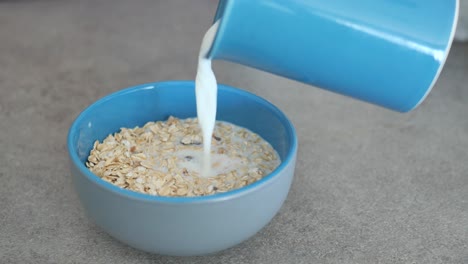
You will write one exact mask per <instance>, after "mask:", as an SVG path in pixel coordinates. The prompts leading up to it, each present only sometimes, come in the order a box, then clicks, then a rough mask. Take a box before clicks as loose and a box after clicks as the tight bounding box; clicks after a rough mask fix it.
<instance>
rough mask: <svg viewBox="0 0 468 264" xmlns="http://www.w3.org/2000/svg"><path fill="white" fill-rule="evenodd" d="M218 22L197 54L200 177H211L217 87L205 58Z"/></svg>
mask: <svg viewBox="0 0 468 264" xmlns="http://www.w3.org/2000/svg"><path fill="white" fill-rule="evenodd" d="M218 24H219V21H217V22H216V23H214V24H213V25H212V26H211V27H210V29H209V30H208V31H207V32H206V33H205V36H204V37H203V41H202V44H201V47H200V52H199V54H198V69H197V77H196V78H195V96H196V102H197V117H198V122H199V124H200V127H201V131H202V136H203V153H204V154H203V170H202V176H203V177H209V176H211V153H210V152H211V136H212V135H213V130H214V127H215V122H216V100H217V98H216V97H217V93H218V86H217V83H216V77H215V75H214V73H213V70H212V69H211V60H210V59H207V58H206V55H207V53H208V51H209V50H210V48H211V45H212V43H213V40H214V38H215V36H216V32H217V31H218Z"/></svg>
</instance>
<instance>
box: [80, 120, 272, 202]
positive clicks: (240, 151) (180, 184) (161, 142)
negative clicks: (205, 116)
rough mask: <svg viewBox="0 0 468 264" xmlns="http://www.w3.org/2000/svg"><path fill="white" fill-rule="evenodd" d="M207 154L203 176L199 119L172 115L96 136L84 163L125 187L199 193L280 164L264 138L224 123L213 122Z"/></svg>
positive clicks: (248, 179)
mask: <svg viewBox="0 0 468 264" xmlns="http://www.w3.org/2000/svg"><path fill="white" fill-rule="evenodd" d="M211 153H212V158H211V159H212V162H213V165H212V166H213V168H212V172H214V173H215V175H211V176H210V177H203V176H202V175H200V174H199V172H200V170H197V167H200V164H201V163H202V160H201V159H202V157H203V147H202V137H201V132H200V128H199V125H198V120H197V119H196V118H189V119H184V120H180V119H177V118H174V117H170V118H169V119H168V120H167V121H164V122H162V121H158V122H149V123H147V124H145V125H144V126H143V127H141V128H140V127H135V128H133V129H128V128H122V129H121V130H120V132H118V133H115V134H114V135H109V136H108V137H107V138H106V139H104V141H103V142H102V143H99V141H96V142H95V143H94V147H93V149H92V150H91V153H90V155H89V157H88V162H86V166H87V167H88V168H89V169H90V170H91V171H92V172H93V173H94V174H96V175H97V176H99V177H100V178H102V179H103V180H105V181H108V182H110V183H112V184H114V185H117V186H119V187H121V188H124V189H129V190H132V191H136V192H141V193H145V194H150V195H159V196H203V195H210V194H215V193H221V192H227V191H229V190H233V189H237V188H241V187H243V186H246V185H248V184H251V183H253V182H255V181H258V180H260V179H261V178H262V177H264V176H266V175H268V174H269V173H270V172H272V171H273V170H274V169H275V168H276V167H277V166H278V165H279V164H280V159H279V156H278V154H277V153H276V151H275V150H274V149H273V148H272V146H271V145H270V144H269V143H268V142H266V141H265V140H264V139H262V138H261V137H260V136H258V135H257V134H255V133H253V132H251V131H249V130H247V129H244V128H241V127H238V126H235V125H233V124H230V123H227V122H220V121H217V122H216V127H215V131H214V133H213V138H212V143H211ZM233 166H235V167H233ZM223 169H224V171H223Z"/></svg>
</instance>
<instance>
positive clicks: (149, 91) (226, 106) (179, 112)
mask: <svg viewBox="0 0 468 264" xmlns="http://www.w3.org/2000/svg"><path fill="white" fill-rule="evenodd" d="M170 115H173V116H175V117H178V118H188V117H196V104H195V89H194V83H193V82H190V81H170V82H160V83H152V84H144V85H139V86H135V87H132V88H128V89H125V90H122V91H119V92H116V93H113V94H111V95H109V96H106V97H104V98H102V99H100V100H98V101H97V102H95V103H94V104H92V105H91V106H89V107H88V108H87V109H85V110H84V111H83V112H82V113H81V114H80V115H79V116H78V117H77V119H76V120H75V122H74V123H73V124H72V127H71V128H70V132H69V137H68V148H69V152H70V155H71V158H72V161H74V162H75V163H76V162H78V160H79V162H81V165H79V166H84V163H85V161H86V160H87V157H88V155H89V153H90V151H91V149H92V147H93V143H94V141H96V140H99V141H102V140H103V139H104V138H105V137H107V135H109V134H111V133H115V132H117V131H119V129H120V128H122V127H129V128H133V127H135V126H142V125H144V124H145V123H146V122H149V121H159V120H166V119H167V118H168V117H169V116H170ZM217 120H223V121H227V122H231V123H233V124H236V125H239V126H242V127H246V128H248V129H250V130H252V131H253V132H255V133H257V134H259V135H260V136H262V137H263V138H264V139H266V140H267V141H268V142H269V143H270V144H271V145H272V146H273V147H274V148H275V150H276V151H277V152H278V154H279V156H280V158H281V160H282V163H283V162H284V161H286V160H288V159H289V158H290V157H291V156H292V155H293V152H294V151H295V148H296V138H295V132H294V128H293V126H292V124H291V123H290V122H289V120H288V119H287V118H286V116H285V115H284V114H283V113H282V112H281V111H280V110H278V109H277V108H276V107H275V106H274V105H272V104H271V103H269V102H268V101H266V100H264V99H262V98H260V97H258V96H256V95H254V94H251V93H249V92H246V91H243V90H240V89H236V88H232V87H228V86H225V85H219V89H218V110H217ZM77 165H78V164H77Z"/></svg>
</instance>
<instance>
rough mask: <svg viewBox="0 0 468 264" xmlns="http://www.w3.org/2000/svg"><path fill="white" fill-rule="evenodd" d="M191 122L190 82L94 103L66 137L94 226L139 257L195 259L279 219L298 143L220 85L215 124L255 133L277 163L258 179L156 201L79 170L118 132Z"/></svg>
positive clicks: (247, 97)
mask: <svg viewBox="0 0 468 264" xmlns="http://www.w3.org/2000/svg"><path fill="white" fill-rule="evenodd" d="M169 115H174V116H176V117H179V118H187V117H195V116H196V106H195V93H194V83H193V82H185V81H170V82H160V83H151V84H144V85H140V86H136V87H132V88H128V89H125V90H122V91H119V92H116V93H114V94H111V95H109V96H106V97H104V98H102V99H100V100H98V101H97V102H96V103H94V104H93V105H91V106H89V107H88V108H87V109H85V110H84V111H83V112H82V113H81V114H80V115H79V116H78V117H77V119H76V120H75V121H74V122H73V124H72V126H71V128H70V131H69V134H68V142H67V144H68V151H69V156H70V160H71V172H72V173H71V174H72V177H73V184H74V186H75V189H76V191H77V193H78V195H79V198H80V200H81V203H82V205H83V207H84V209H85V211H86V213H87V214H88V216H89V217H90V218H91V219H93V220H94V222H95V223H96V224H97V225H98V226H100V227H101V228H102V229H103V230H105V231H106V232H108V233H109V234H110V235H111V236H113V237H114V238H116V239H118V240H120V241H122V242H124V243H126V244H128V245H130V246H132V247H135V248H138V249H141V250H144V251H148V252H153V253H159V254H166V255H177V256H189V255H202V254H208V253H213V252H216V251H219V250H223V249H226V248H229V247H231V246H234V245H236V244H238V243H240V242H242V241H244V240H245V239H247V238H249V237H251V236H252V235H254V234H255V233H257V232H258V231H259V230H260V229H261V228H262V227H264V226H265V225H266V224H267V223H268V222H269V221H270V220H271V219H272V218H273V216H274V215H275V214H276V213H277V212H278V210H279V209H280V207H281V205H282V204H283V202H284V200H285V198H286V196H287V194H288V191H289V188H290V185H291V181H292V179H293V172H294V167H295V163H296V152H297V139H296V134H295V130H294V127H293V126H292V124H291V123H290V121H289V120H288V119H287V117H286V116H285V115H284V114H283V113H282V112H281V111H280V110H278V108H276V107H275V106H273V105H272V104H270V103H269V102H267V101H266V100H264V99H262V98H260V97H258V96H255V95H253V94H251V93H248V92H245V91H242V90H239V89H236V88H231V87H228V86H224V85H219V91H218V114H217V119H218V120H224V121H228V122H232V123H234V124H237V125H240V126H243V127H246V128H249V129H251V130H252V131H254V132H256V133H258V134H260V135H261V136H262V137H263V138H265V139H266V140H267V141H269V142H270V143H271V144H272V145H273V147H274V148H275V149H276V150H277V151H278V154H279V155H280V157H281V160H282V163H281V165H280V166H279V167H278V168H277V169H276V170H275V171H274V172H272V173H271V174H270V175H268V176H266V177H265V178H263V179H262V180H260V181H258V182H256V183H253V184H251V185H248V186H246V187H244V188H241V189H238V190H234V191H231V192H227V193H223V194H216V195H210V196H204V197H192V198H187V197H157V196H150V195H146V194H140V193H136V192H132V191H129V190H124V189H121V188H119V187H116V186H114V185H112V184H110V183H107V182H105V181H104V180H101V179H100V178H99V177H97V176H96V175H94V174H93V173H91V172H90V171H89V170H88V169H87V168H86V167H85V160H86V159H87V156H88V155H89V152H90V150H91V149H92V146H93V143H94V141H95V140H100V141H101V140H103V139H104V138H105V137H106V136H107V135H108V134H110V133H114V132H117V131H118V130H119V129H120V128H121V127H134V126H141V125H143V124H145V123H146V122H148V121H155V120H165V119H167V117H168V116H169Z"/></svg>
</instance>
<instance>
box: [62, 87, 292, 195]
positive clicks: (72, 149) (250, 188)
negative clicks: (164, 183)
mask: <svg viewBox="0 0 468 264" xmlns="http://www.w3.org/2000/svg"><path fill="white" fill-rule="evenodd" d="M181 85H184V86H187V85H193V86H194V85H195V83H194V81H177V80H174V81H160V82H153V83H144V84H140V85H136V86H130V87H128V88H124V89H122V90H119V91H116V92H113V93H110V94H108V95H105V96H103V97H101V98H100V99H98V100H97V101H95V102H93V103H92V104H90V105H89V106H87V107H86V108H85V109H84V110H83V111H81V112H80V113H79V114H78V116H77V117H76V118H75V120H74V121H73V123H72V124H71V126H70V129H69V131H68V136H67V150H68V155H69V157H70V160H71V162H72V164H73V165H74V166H75V167H76V168H77V169H78V171H79V172H80V173H81V174H82V175H84V176H85V178H86V179H87V180H89V181H91V182H93V183H94V184H96V185H97V186H99V187H101V188H103V189H105V190H107V191H111V192H113V193H115V194H117V195H120V196H123V197H126V198H130V199H134V200H139V201H143V202H152V203H154V202H156V203H158V202H159V203H171V204H187V203H190V204H193V203H207V202H219V201H224V200H230V199H233V198H236V197H240V196H244V195H246V194H248V193H251V192H254V191H256V190H257V189H260V188H264V187H265V186H267V185H269V184H271V183H272V182H273V181H274V180H275V179H276V178H278V177H279V174H280V173H281V172H282V171H284V170H285V168H286V167H287V166H288V165H289V164H290V163H291V162H294V159H295V156H296V153H297V147H298V146H297V135H296V130H295V128H294V125H293V124H292V122H291V121H290V120H289V119H288V118H287V116H286V115H285V114H284V113H283V112H282V111H281V110H280V109H279V108H278V107H276V106H275V105H273V104H272V103H270V102H269V101H267V100H266V99H264V98H262V97H260V96H258V95H255V94H253V93H251V92H248V91H245V90H242V89H239V88H235V87H231V86H229V85H225V84H218V90H226V91H228V92H231V93H237V94H241V95H242V96H245V97H249V99H253V100H255V101H256V102H258V103H260V104H261V105H262V107H266V108H267V109H268V110H269V111H272V112H273V113H274V114H275V115H276V116H277V117H278V118H279V120H280V122H281V123H282V124H283V125H284V126H285V128H286V131H287V133H286V137H287V140H288V141H289V143H290V148H289V149H288V151H287V154H286V158H285V159H284V160H282V161H281V163H280V165H279V166H278V167H277V168H276V169H275V170H274V171H272V172H271V173H270V174H268V175H267V176H265V177H263V178H262V179H260V180H258V181H256V182H254V183H252V184H249V185H247V186H244V187H242V188H239V189H235V190H231V191H228V192H225V193H217V194H212V195H206V196H193V197H172V196H156V195H150V194H144V193H139V192H135V191H131V190H126V189H123V188H120V187H118V186H116V185H114V184H112V183H109V182H106V181H104V180H103V179H101V178H100V177H99V176H97V175H96V174H94V173H92V172H91V171H90V170H89V169H88V168H87V167H86V166H85V164H84V163H82V162H81V160H80V159H79V157H78V154H77V153H78V151H77V148H76V146H75V145H74V144H73V141H74V140H73V139H74V138H75V137H76V134H77V132H78V125H79V124H80V123H81V121H82V119H83V118H84V116H86V115H88V114H90V112H92V111H93V109H94V108H96V107H99V106H100V105H101V104H103V103H105V102H107V101H109V100H112V99H113V98H115V97H120V96H124V95H126V94H130V93H135V92H139V91H141V90H150V89H158V87H162V86H181ZM293 166H294V165H293Z"/></svg>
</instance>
